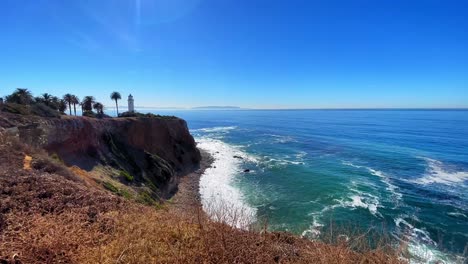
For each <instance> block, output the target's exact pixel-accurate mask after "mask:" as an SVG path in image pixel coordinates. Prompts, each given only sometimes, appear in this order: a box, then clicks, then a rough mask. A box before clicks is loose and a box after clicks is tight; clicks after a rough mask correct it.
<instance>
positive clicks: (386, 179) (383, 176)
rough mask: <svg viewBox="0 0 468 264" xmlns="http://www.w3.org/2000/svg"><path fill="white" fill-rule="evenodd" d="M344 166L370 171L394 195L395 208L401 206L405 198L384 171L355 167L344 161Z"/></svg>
mask: <svg viewBox="0 0 468 264" xmlns="http://www.w3.org/2000/svg"><path fill="white" fill-rule="evenodd" d="M342 164H343V165H346V166H350V167H354V168H357V169H366V170H367V171H369V172H370V173H371V174H372V175H374V176H377V177H379V178H380V180H381V182H382V183H384V184H385V185H386V186H387V187H386V188H385V189H386V190H387V191H388V192H390V193H391V195H392V198H393V200H394V202H395V206H398V205H400V202H399V201H400V200H401V198H402V197H403V195H402V194H401V193H400V192H399V191H398V187H397V186H395V185H394V184H393V183H392V182H391V180H390V177H388V176H387V175H386V174H385V173H383V172H382V171H379V170H375V169H373V168H370V167H366V166H360V165H355V164H353V163H351V162H349V161H342Z"/></svg>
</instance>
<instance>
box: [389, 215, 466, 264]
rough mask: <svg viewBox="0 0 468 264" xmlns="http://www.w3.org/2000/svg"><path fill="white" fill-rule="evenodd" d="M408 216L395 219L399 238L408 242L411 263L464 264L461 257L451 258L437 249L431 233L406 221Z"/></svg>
mask: <svg viewBox="0 0 468 264" xmlns="http://www.w3.org/2000/svg"><path fill="white" fill-rule="evenodd" d="M405 218H406V216H405V215H403V216H400V217H397V218H395V219H394V221H395V225H396V227H397V230H398V233H399V237H401V236H403V237H404V238H405V239H404V241H408V251H409V253H410V255H411V258H410V259H409V263H414V264H422V263H439V261H442V262H441V263H447V264H448V263H463V258H461V257H459V256H449V255H447V254H444V253H442V252H440V251H439V250H437V249H436V247H437V243H436V242H435V241H434V240H432V239H431V237H430V235H429V232H427V231H426V230H424V229H420V228H416V227H415V226H413V225H412V224H410V223H408V222H407V221H406V220H405Z"/></svg>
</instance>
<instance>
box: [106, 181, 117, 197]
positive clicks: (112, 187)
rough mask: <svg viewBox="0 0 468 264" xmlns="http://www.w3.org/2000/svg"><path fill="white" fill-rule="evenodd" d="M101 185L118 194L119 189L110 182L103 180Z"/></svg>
mask: <svg viewBox="0 0 468 264" xmlns="http://www.w3.org/2000/svg"><path fill="white" fill-rule="evenodd" d="M103 186H104V188H106V189H107V190H109V191H111V192H113V193H116V194H119V189H117V187H115V186H114V185H113V184H112V183H110V182H104V183H103Z"/></svg>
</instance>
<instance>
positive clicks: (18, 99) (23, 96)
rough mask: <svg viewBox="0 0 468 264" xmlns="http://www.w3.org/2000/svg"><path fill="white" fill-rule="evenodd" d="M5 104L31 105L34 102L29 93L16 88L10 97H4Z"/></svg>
mask: <svg viewBox="0 0 468 264" xmlns="http://www.w3.org/2000/svg"><path fill="white" fill-rule="evenodd" d="M5 99H6V100H5V101H6V102H7V103H15V104H23V105H26V104H31V103H32V102H33V101H34V98H33V96H32V94H31V92H30V91H29V90H28V89H25V88H17V89H16V91H14V92H13V93H12V94H11V95H8V96H6V98H5Z"/></svg>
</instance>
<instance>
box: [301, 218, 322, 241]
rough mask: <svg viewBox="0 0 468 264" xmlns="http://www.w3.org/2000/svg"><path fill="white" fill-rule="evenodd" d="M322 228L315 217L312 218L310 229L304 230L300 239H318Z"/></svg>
mask: <svg viewBox="0 0 468 264" xmlns="http://www.w3.org/2000/svg"><path fill="white" fill-rule="evenodd" d="M323 227H324V224H322V223H321V222H319V220H318V218H317V216H316V215H314V216H313V218H312V224H311V225H310V227H309V228H308V229H306V230H304V231H303V232H302V234H301V236H302V237H304V238H307V239H312V240H314V239H318V238H319V237H320V234H321V229H322V228H323Z"/></svg>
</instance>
